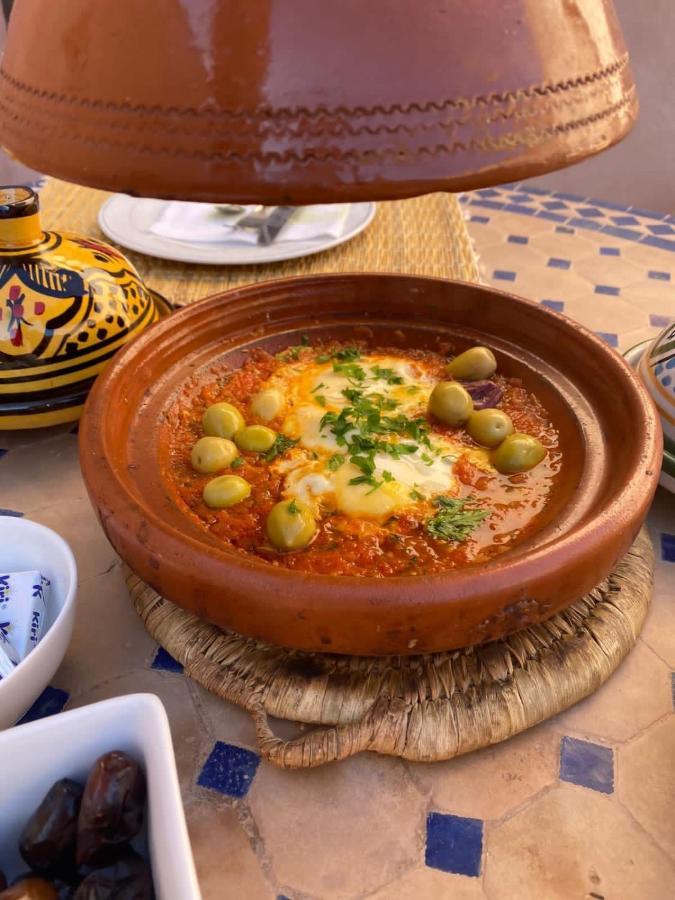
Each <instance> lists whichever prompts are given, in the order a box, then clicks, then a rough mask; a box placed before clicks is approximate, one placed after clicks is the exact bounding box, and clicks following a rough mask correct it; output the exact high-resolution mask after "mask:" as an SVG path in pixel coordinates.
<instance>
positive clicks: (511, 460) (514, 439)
mask: <svg viewBox="0 0 675 900" xmlns="http://www.w3.org/2000/svg"><path fill="white" fill-rule="evenodd" d="M545 456H546V448H545V447H544V445H543V444H542V443H541V441H538V440H537V439H536V438H535V437H532V435H530V434H520V432H518V431H516V432H514V433H513V434H510V435H509V436H508V437H505V438H504V440H503V441H502V442H501V444H500V445H499V447H497V449H496V450H493V451H492V465H493V466H494V467H495V469H497V471H498V472H501V473H502V474H503V475H516V474H517V473H518V472H527V471H529V470H530V469H533V468H534V467H535V466H536V465H538V463H540V462H541V461H542V459H543V458H544V457H545Z"/></svg>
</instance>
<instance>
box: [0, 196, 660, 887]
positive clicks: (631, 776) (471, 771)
mask: <svg viewBox="0 0 675 900" xmlns="http://www.w3.org/2000/svg"><path fill="white" fill-rule="evenodd" d="M462 202H463V205H464V209H465V212H466V215H467V218H468V223H469V230H470V233H471V236H472V238H473V240H474V241H475V245H476V249H477V252H478V254H479V257H480V261H481V266H482V271H483V277H484V280H485V281H487V282H488V283H490V284H493V285H494V286H496V287H499V288H504V289H506V290H509V291H513V292H516V293H518V294H521V295H523V296H525V297H528V298H530V299H532V300H534V301H535V302H537V303H541V304H542V305H544V306H547V307H549V308H550V309H553V310H556V311H558V312H562V313H563V314H565V315H568V316H571V317H573V318H576V319H578V320H580V321H581V322H583V323H584V324H585V325H586V326H588V327H589V328H591V329H593V330H594V331H595V332H597V333H598V334H600V335H601V336H602V337H603V338H604V339H605V340H606V341H607V342H608V343H609V344H610V345H612V346H613V347H616V348H617V349H618V350H620V351H624V350H626V349H628V348H629V347H631V346H632V345H634V344H636V343H638V342H639V341H642V340H644V339H646V338H649V337H652V336H654V335H655V334H656V333H658V331H659V330H660V329H662V328H663V327H665V325H666V324H667V323H668V321H669V320H671V319H672V318H673V317H674V316H675V217H673V216H662V215H657V214H653V213H649V212H647V211H644V210H639V209H632V208H625V207H621V206H619V205H617V204H614V203H611V202H607V201H595V200H589V199H587V198H583V197H576V196H573V195H570V194H563V193H551V192H548V191H545V190H542V189H539V188H537V189H535V188H528V187H527V186H526V185H522V186H520V185H510V186H506V187H500V188H494V189H488V190H483V191H477V192H475V193H472V194H467V195H464V196H463V197H462ZM75 432H76V429H67V428H62V429H52V430H49V431H45V432H40V433H36V434H26V433H23V434H19V433H16V434H10V433H6V432H5V433H4V434H1V433H0V447H2V450H0V456H1V457H2V458H1V459H0V506H2V507H3V509H2V510H0V512H2V513H4V514H7V515H25V516H27V517H30V518H32V519H35V520H36V521H39V522H42V523H44V524H45V525H48V526H50V527H52V528H54V529H55V530H56V531H58V532H60V533H61V534H62V535H63V536H64V537H65V538H66V540H68V541H69V542H70V544H71V545H72V547H73V550H74V552H75V554H76V557H77V560H78V565H79V577H80V581H79V608H78V614H77V622H76V626H75V632H74V636H73V640H72V644H71V646H70V649H69V651H68V653H67V655H66V658H65V660H64V662H63V665H62V666H61V668H60V669H59V671H58V673H57V674H56V676H55V677H54V679H53V683H52V684H51V685H50V686H49V687H48V688H47V689H46V690H45V692H44V693H43V694H42V696H41V697H40V698H39V699H38V701H37V702H36V703H35V705H34V707H33V708H32V709H31V710H30V712H29V713H28V714H27V718H28V719H32V718H37V717H40V716H44V715H50V714H54V713H56V712H58V711H59V710H61V709H62V708H64V707H65V708H72V707H77V706H82V705H84V704H87V703H91V702H93V701H96V700H100V699H103V698H106V697H111V696H115V695H118V694H125V693H131V692H135V691H150V692H153V693H155V694H157V695H158V696H159V697H160V698H161V700H162V701H163V703H164V705H165V707H166V709H167V712H168V714H169V718H170V721H171V727H172V732H173V740H174V745H175V751H176V759H177V765H178V772H179V778H180V783H181V789H182V791H183V798H184V803H185V809H186V814H187V820H188V827H189V831H190V836H191V840H192V845H193V850H194V855H195V861H196V865H197V870H198V874H199V878H200V883H201V888H202V892H203V896H204V900H224V898H237V900H239V898H241V900H258V898H260V900H275V898H279V900H281V898H284V897H286V898H292V900H333V898H335V900H338V898H341V900H350V898H353V900H357V898H358V900H361V898H372V900H375V898H377V900H408V898H410V900H427V898H428V900H432V898H433V900H439V898H441V900H442V898H452V900H465V898H466V900H469V898H487V900H511V898H514V897H518V898H520V900H530V898H532V900H534V898H536V900H558V898H560V900H570V898H594V900H603V898H604V900H609V898H612V900H614V898H630V900H632V898H635V900H638V898H639V900H659V898H669V897H672V896H675V817H674V816H673V809H674V808H675V765H674V764H673V763H674V760H675V713H674V711H673V707H674V700H675V674H674V673H675V497H674V496H672V495H670V494H668V493H666V492H665V491H664V490H663V489H659V491H658V492H657V496H656V499H655V502H654V505H653V507H652V510H651V512H650V515H649V519H648V525H649V529H650V532H651V535H652V539H653V541H654V546H655V550H656V557H657V562H656V573H655V587H654V600H653V604H652V609H651V611H650V613H649V616H648V619H647V623H646V625H645V628H644V630H643V632H642V635H641V636H640V639H639V640H638V643H637V645H636V647H635V649H634V650H633V651H632V652H631V653H630V655H629V656H628V657H627V659H626V660H625V661H624V662H623V663H622V665H621V666H620V668H619V669H618V670H617V672H616V673H615V674H614V675H613V676H612V677H611V678H610V680H609V681H608V682H607V683H606V684H605V685H604V686H603V687H602V688H601V689H600V690H599V691H597V693H596V694H594V695H593V696H591V697H590V698H588V699H587V700H585V701H583V702H582V703H580V704H578V705H577V706H575V707H573V708H571V709H569V710H567V711H566V712H564V713H562V714H560V715H558V716H556V717H555V718H552V719H549V720H548V721H546V722H544V723H543V724H541V725H539V726H538V727H536V728H533V729H531V730H529V731H527V732H525V733H523V734H521V735H519V736H518V737H516V738H513V739H511V740H509V741H507V742H505V743H503V744H500V745H496V746H494V747H491V748H489V749H486V750H482V751H480V752H477V753H473V754H470V755H467V756H465V757H462V758H459V759H456V760H452V761H449V762H445V763H434V764H418V763H409V762H404V761H401V760H397V759H390V758H385V757H378V756H375V755H368V754H363V755H361V756H358V757H355V758H352V759H349V760H347V761H345V762H341V763H338V764H334V765H330V766H326V767H324V768H319V769H314V770H310V771H301V772H289V771H280V770H278V769H275V768H274V767H272V766H271V765H268V764H267V763H266V762H261V760H260V758H259V756H258V755H257V753H256V739H255V732H254V728H253V725H252V723H251V721H250V719H249V717H248V716H247V715H246V714H245V713H244V712H243V711H241V710H239V709H238V708H236V707H234V706H231V705H229V704H227V703H224V702H223V701H221V700H219V699H217V698H215V697H213V696H211V695H210V694H208V693H207V692H206V691H205V690H204V689H202V688H201V687H200V686H198V685H197V684H195V683H193V682H192V681H190V680H189V679H187V678H186V677H185V676H184V675H183V674H182V670H181V667H180V665H179V664H178V663H177V662H176V661H175V660H173V659H172V658H171V657H170V656H169V655H168V654H167V653H166V652H165V651H164V650H162V649H160V648H158V647H157V645H156V644H155V643H154V642H153V641H152V639H151V638H150V637H149V635H148V634H147V633H146V632H145V630H144V629H143V627H142V625H141V624H140V621H139V620H138V618H137V617H136V615H135V613H134V611H133V608H132V606H131V603H130V602H129V599H128V595H127V592H126V589H125V585H124V580H123V577H122V572H121V568H120V563H119V561H118V559H117V557H116V556H115V553H114V551H113V550H112V549H111V547H110V545H109V544H108V543H107V541H106V539H105V537H104V535H103V533H102V531H101V529H100V527H99V525H98V522H97V520H96V518H95V516H94V513H93V511H92V509H91V506H90V504H89V501H88V499H87V496H86V492H85V489H84V486H83V483H82V479H81V476H80V472H79V467H78V462H77V447H76V443H77V439H76V436H75ZM274 727H275V729H276V730H277V732H278V733H280V734H282V735H290V734H292V733H294V730H295V729H294V726H292V725H289V724H288V723H281V722H276V723H274Z"/></svg>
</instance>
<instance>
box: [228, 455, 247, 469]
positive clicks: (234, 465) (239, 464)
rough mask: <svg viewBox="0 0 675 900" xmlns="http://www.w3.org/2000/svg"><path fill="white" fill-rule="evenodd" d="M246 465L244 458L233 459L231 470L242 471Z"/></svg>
mask: <svg viewBox="0 0 675 900" xmlns="http://www.w3.org/2000/svg"><path fill="white" fill-rule="evenodd" d="M243 465H244V457H243V456H238V457H237V458H236V459H233V460H232V462H231V463H230V468H231V469H240V468H241V467H242V466H243Z"/></svg>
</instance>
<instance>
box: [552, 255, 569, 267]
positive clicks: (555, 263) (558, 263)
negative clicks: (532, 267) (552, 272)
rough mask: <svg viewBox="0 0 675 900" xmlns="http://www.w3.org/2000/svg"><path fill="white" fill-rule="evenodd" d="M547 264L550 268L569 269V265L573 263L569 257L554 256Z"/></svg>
mask: <svg viewBox="0 0 675 900" xmlns="http://www.w3.org/2000/svg"><path fill="white" fill-rule="evenodd" d="M546 265H547V266H548V267H549V268H550V269H569V267H570V266H571V265H572V262H571V260H569V259H558V257H556V256H552V257H551V258H550V259H549V261H548V262H547V263H546Z"/></svg>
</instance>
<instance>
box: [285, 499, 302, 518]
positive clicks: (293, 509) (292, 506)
mask: <svg viewBox="0 0 675 900" xmlns="http://www.w3.org/2000/svg"><path fill="white" fill-rule="evenodd" d="M286 510H287V512H288V514H289V516H297V514H298V513H299V512H300V507H299V506H298V504H297V503H296V502H295V499H293V500H291V502H290V503H289V504H288V506H287V508H286Z"/></svg>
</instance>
